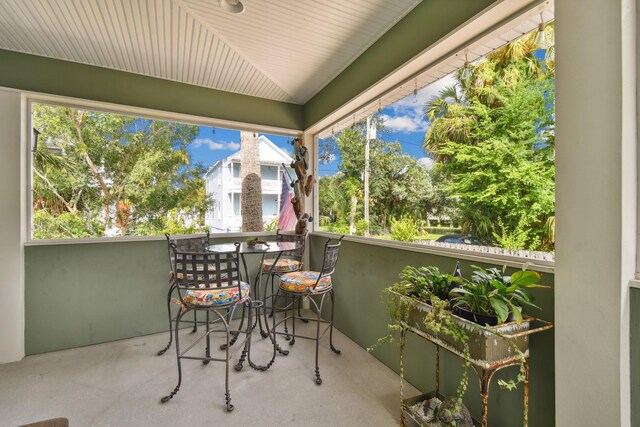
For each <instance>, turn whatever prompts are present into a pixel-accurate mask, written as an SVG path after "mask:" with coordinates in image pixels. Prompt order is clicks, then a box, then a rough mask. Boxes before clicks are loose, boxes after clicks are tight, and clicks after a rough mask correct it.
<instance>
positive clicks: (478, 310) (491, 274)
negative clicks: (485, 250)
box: [451, 265, 548, 326]
mask: <svg viewBox="0 0 640 427" xmlns="http://www.w3.org/2000/svg"><path fill="white" fill-rule="evenodd" d="M472 267H473V268H475V269H476V270H475V271H474V272H473V274H472V276H471V281H462V282H461V283H460V285H459V286H458V287H456V288H455V289H453V290H452V291H451V292H452V294H454V297H453V298H452V303H453V306H454V307H455V308H456V309H457V314H458V316H460V317H462V318H464V319H467V320H471V321H472V322H475V323H478V324H480V325H488V326H496V325H499V324H502V323H504V322H506V321H507V320H509V318H510V316H512V317H513V319H514V320H515V322H516V323H517V324H518V325H520V324H521V323H522V320H523V318H522V310H523V309H524V308H527V307H533V308H539V307H538V306H537V305H535V304H534V303H533V296H532V295H531V294H530V293H529V291H528V289H531V288H548V286H545V285H540V284H538V282H539V281H540V279H541V277H542V275H541V274H540V273H538V272H535V271H526V270H525V269H523V270H522V271H517V272H515V273H513V274H512V275H511V276H505V275H504V268H503V270H502V271H501V270H499V269H497V268H489V269H486V270H485V269H484V268H481V267H478V266H475V265H474V266H472Z"/></svg>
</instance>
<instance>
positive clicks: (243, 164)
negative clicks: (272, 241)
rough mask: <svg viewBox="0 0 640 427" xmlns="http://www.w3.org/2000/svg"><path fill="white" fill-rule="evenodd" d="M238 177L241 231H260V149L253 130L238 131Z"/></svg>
mask: <svg viewBox="0 0 640 427" xmlns="http://www.w3.org/2000/svg"><path fill="white" fill-rule="evenodd" d="M240 178H241V179H242V194H241V196H240V213H241V214H242V231H262V178H261V176H260V150H259V148H258V136H257V134H255V133H253V132H240Z"/></svg>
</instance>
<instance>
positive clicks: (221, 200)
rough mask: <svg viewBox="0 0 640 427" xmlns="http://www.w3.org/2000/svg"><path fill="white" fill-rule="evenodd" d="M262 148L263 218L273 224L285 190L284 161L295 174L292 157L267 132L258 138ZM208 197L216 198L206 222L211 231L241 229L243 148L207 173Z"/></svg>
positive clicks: (216, 164) (220, 161)
mask: <svg viewBox="0 0 640 427" xmlns="http://www.w3.org/2000/svg"><path fill="white" fill-rule="evenodd" d="M258 147H259V149H260V174H261V177H262V218H263V221H264V222H265V223H269V222H270V221H272V220H274V219H275V218H277V217H278V212H279V209H280V193H281V191H282V181H281V174H282V171H283V168H282V164H283V163H284V164H285V165H286V166H287V170H288V171H289V173H290V174H291V176H293V173H292V171H291V169H290V168H289V167H288V166H289V164H291V160H292V159H291V156H290V155H289V154H288V153H287V152H286V151H284V150H283V149H281V148H279V147H277V146H276V145H275V144H274V143H273V142H271V141H270V140H269V138H267V137H266V136H264V135H260V136H259V137H258ZM205 182H206V191H207V196H209V197H211V199H212V200H213V206H212V208H211V209H210V210H209V211H208V212H207V215H206V218H205V223H206V225H207V226H209V228H210V230H211V232H213V233H215V232H229V231H241V228H242V216H241V214H240V193H241V192H242V182H241V180H240V151H238V152H236V153H233V154H232V155H230V156H229V157H226V158H224V159H222V160H219V161H217V162H216V163H215V164H214V165H213V166H211V167H210V168H209V170H208V171H207V173H206V174H205Z"/></svg>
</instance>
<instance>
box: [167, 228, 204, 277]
mask: <svg viewBox="0 0 640 427" xmlns="http://www.w3.org/2000/svg"><path fill="white" fill-rule="evenodd" d="M165 237H166V238H167V248H168V249H169V265H171V268H173V261H174V260H173V249H172V247H171V243H173V244H175V246H176V249H177V250H178V251H180V252H204V251H205V250H206V249H207V246H209V232H208V231H207V232H206V234H198V235H194V236H191V237H183V238H179V239H177V238H175V237H171V235H170V234H168V233H167V234H165Z"/></svg>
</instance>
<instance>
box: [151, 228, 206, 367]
mask: <svg viewBox="0 0 640 427" xmlns="http://www.w3.org/2000/svg"><path fill="white" fill-rule="evenodd" d="M165 237H166V238H167V252H168V253H169V266H170V268H171V270H169V271H170V272H169V292H167V314H168V317H169V342H168V343H167V345H166V346H165V347H164V348H163V349H162V350H160V351H158V356H161V355H163V354H164V353H165V352H166V351H167V350H168V349H169V348H170V347H171V343H172V341H173V322H174V321H175V318H174V316H173V315H172V314H171V299H172V298H173V293H174V292H175V291H176V281H175V275H174V273H173V262H174V259H173V250H172V248H171V244H172V243H173V244H175V245H176V248H178V250H179V251H181V252H204V250H205V249H206V247H207V246H208V245H209V232H208V231H207V233H206V234H202V235H197V236H192V237H185V238H182V239H176V238H172V237H171V235H169V234H168V233H167V234H165ZM185 322H187V321H185ZM197 330H198V318H197V315H196V312H194V313H193V329H192V332H196V331H197Z"/></svg>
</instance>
